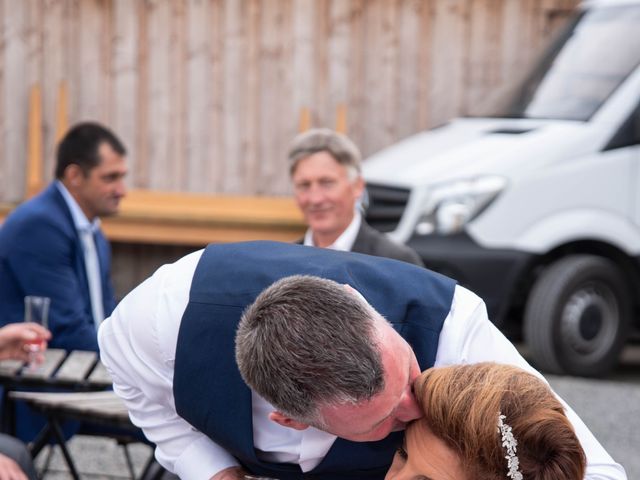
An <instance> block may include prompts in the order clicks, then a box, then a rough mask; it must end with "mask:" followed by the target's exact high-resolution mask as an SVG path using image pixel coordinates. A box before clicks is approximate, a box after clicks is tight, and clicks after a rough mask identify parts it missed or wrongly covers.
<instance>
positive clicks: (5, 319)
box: [0, 183, 115, 351]
mask: <svg viewBox="0 0 640 480" xmlns="http://www.w3.org/2000/svg"><path fill="white" fill-rule="evenodd" d="M95 241H96V249H97V251H98V258H99V260H100V272H101V279H102V290H103V292H102V294H103V295H102V298H103V306H104V313H105V316H108V315H109V314H110V313H111V311H112V310H113V308H114V307H115V299H114V295H113V287H112V285H111V280H110V263H111V252H110V248H109V244H108V242H107V240H106V238H105V237H104V235H103V234H102V232H98V234H97V235H96V239H95ZM25 295H41V296H45V297H50V298H51V307H50V311H49V329H50V330H51V333H52V335H53V337H52V339H51V342H50V343H49V346H50V347H52V348H64V349H67V350H94V351H98V342H97V335H96V328H95V324H94V321H93V315H92V311H91V300H90V298H91V297H90V294H89V284H88V282H87V275H86V270H85V265H84V253H83V250H82V243H81V241H80V237H79V236H78V233H77V231H76V228H75V226H74V224H73V219H72V217H71V212H70V211H69V208H68V207H67V204H66V203H65V201H64V198H63V197H62V194H61V193H60V191H59V190H58V188H57V187H56V185H55V184H53V183H52V184H51V185H49V187H47V189H46V190H44V191H43V192H42V193H40V194H39V195H38V196H36V197H34V198H33V199H31V200H29V201H27V202H24V203H23V204H22V205H20V206H19V207H18V208H16V209H15V210H14V211H13V212H12V213H11V215H9V216H8V217H7V219H6V221H5V223H4V224H2V225H1V226H0V326H2V325H6V324H8V323H14V322H21V321H23V317H24V297H25Z"/></svg>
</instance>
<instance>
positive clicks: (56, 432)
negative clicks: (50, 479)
mask: <svg viewBox="0 0 640 480" xmlns="http://www.w3.org/2000/svg"><path fill="white" fill-rule="evenodd" d="M49 424H50V425H51V431H52V433H53V436H54V437H55V439H56V440H57V442H58V445H60V450H62V455H63V456H64V459H65V461H66V462H67V466H68V467H69V473H71V476H72V477H73V479H74V480H80V475H78V471H77V470H76V466H75V464H74V463H73V459H72V458H71V454H70V453H69V450H67V445H66V441H65V439H64V434H63V433H62V428H60V424H59V423H58V420H57V419H56V418H55V417H49Z"/></svg>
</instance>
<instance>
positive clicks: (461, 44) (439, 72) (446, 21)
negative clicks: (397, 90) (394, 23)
mask: <svg viewBox="0 0 640 480" xmlns="http://www.w3.org/2000/svg"><path fill="white" fill-rule="evenodd" d="M466 7H467V2H465V1H462V0H450V1H448V2H435V9H434V15H435V18H434V23H433V27H434V32H433V43H432V45H431V51H432V63H431V69H432V72H433V75H432V82H431V91H430V95H429V104H430V106H431V124H432V125H438V124H441V123H444V122H445V121H447V120H448V119H450V118H452V117H454V116H456V114H458V113H459V112H460V103H461V99H462V98H463V95H464V92H463V89H464V86H463V83H462V79H463V78H464V74H465V72H464V67H465V56H466V55H467V53H466V45H467V42H468V40H467V38H466V37H465V35H466V33H467V30H466V28H465V27H466V22H467V12H466Z"/></svg>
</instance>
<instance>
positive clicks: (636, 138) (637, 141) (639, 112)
mask: <svg viewBox="0 0 640 480" xmlns="http://www.w3.org/2000/svg"><path fill="white" fill-rule="evenodd" d="M632 145H640V105H638V106H637V107H636V109H635V110H634V111H633V113H632V114H631V115H630V116H629V118H627V120H626V121H625V122H624V123H623V124H622V126H621V127H620V129H619V130H618V131H617V132H616V133H615V135H614V136H613V137H612V138H611V141H610V142H609V144H608V145H607V146H606V147H605V150H613V149H614V148H622V147H630V146H632Z"/></svg>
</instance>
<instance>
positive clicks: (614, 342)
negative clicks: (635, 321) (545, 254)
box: [524, 255, 631, 376]
mask: <svg viewBox="0 0 640 480" xmlns="http://www.w3.org/2000/svg"><path fill="white" fill-rule="evenodd" d="M630 322H631V301H630V295H629V288H628V286H627V284H626V282H625V280H624V277H623V275H622V273H621V272H620V270H619V269H618V267H617V266H616V265H615V264H614V263H612V262H611V261H609V260H607V259H605V258H602V257H596V256H593V255H572V256H569V257H565V258H563V259H561V260H558V261H557V262H555V263H553V264H551V265H550V266H549V267H547V268H546V269H545V270H544V271H543V272H542V274H541V275H540V277H539V278H538V280H537V281H536V283H535V285H534V287H533V289H532V290H531V294H530V296H529V300H528V301H527V305H526V308H525V314H524V337H525V341H526V343H527V345H528V347H529V348H530V350H531V355H532V359H533V361H534V363H535V364H536V365H537V366H538V367H539V368H540V369H541V370H545V371H547V372H550V373H568V374H571V375H581V376H599V375H603V374H605V373H607V372H608V371H610V370H611V369H612V368H613V367H614V366H615V364H616V362H617V361H618V357H619V355H620V351H621V350H622V347H623V346H624V342H625V340H626V338H627V334H628V328H629V325H630Z"/></svg>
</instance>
